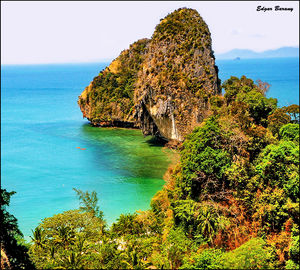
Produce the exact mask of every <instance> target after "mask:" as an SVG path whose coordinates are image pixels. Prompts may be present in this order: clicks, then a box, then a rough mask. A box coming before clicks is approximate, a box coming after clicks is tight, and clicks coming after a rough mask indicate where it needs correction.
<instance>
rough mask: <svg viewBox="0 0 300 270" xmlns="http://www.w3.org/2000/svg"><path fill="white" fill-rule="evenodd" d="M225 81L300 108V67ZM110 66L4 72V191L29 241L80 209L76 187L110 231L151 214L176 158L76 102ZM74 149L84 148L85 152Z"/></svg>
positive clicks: (260, 66) (234, 71)
mask: <svg viewBox="0 0 300 270" xmlns="http://www.w3.org/2000/svg"><path fill="white" fill-rule="evenodd" d="M217 64H218V66H219V69H220V77H221V79H222V81H224V80H225V79H227V78H229V76H230V75H235V76H241V75H243V74H245V75H247V76H249V77H251V78H253V79H255V80H256V79H261V80H263V81H267V82H269V83H270V84H272V87H271V89H270V91H269V93H268V96H273V97H276V98H278V100H279V104H280V105H281V106H283V105H289V104H292V103H297V104H299V101H298V99H299V75H298V74H299V60H298V59H295V58H294V59H293V58H291V59H280V60H279V59H266V60H264V59H257V60H240V61H229V60H223V61H217ZM106 65H107V63H96V64H94V63H93V64H72V65H71V64H68V65H67V64H66V65H31V66H2V67H1V181H2V183H1V185H2V187H3V188H6V189H7V190H9V191H11V190H15V191H16V192H17V194H15V195H14V196H13V197H12V200H11V206H10V208H9V211H10V212H11V213H12V214H14V215H15V216H16V217H17V218H18V220H19V226H20V228H21V230H22V232H23V233H24V235H25V237H26V239H28V236H29V235H30V234H31V229H34V228H35V227H36V226H37V225H38V223H39V222H40V221H41V219H42V218H44V217H49V216H52V215H53V214H56V213H60V212H62V211H65V210H69V209H74V208H77V207H78V200H77V198H76V196H75V192H74V191H73V190H72V188H73V187H75V188H78V189H82V190H89V191H92V190H95V191H96V192H97V193H98V197H99V205H100V208H101V209H102V210H103V211H104V214H105V218H106V220H107V221H108V223H109V224H111V223H112V222H113V221H115V220H116V218H117V217H118V216H119V215H120V214H121V213H127V212H134V211H135V210H138V209H141V210H146V209H147V208H149V203H150V200H151V198H152V196H153V195H154V194H155V193H156V191H158V190H159V189H160V188H161V187H162V186H163V184H164V181H163V180H162V177H163V174H164V172H165V171H166V169H167V167H168V165H169V163H170V159H171V157H170V156H171V154H170V151H166V150H164V149H162V148H161V147H160V146H157V145H154V144H153V142H152V140H151V138H148V137H147V138H144V137H143V136H142V134H141V132H140V131H139V130H126V129H113V128H102V129H100V128H93V127H90V126H89V125H88V122H87V120H85V119H82V114H81V112H80V110H79V108H78V106H77V97H78V95H80V93H81V92H82V90H83V89H84V87H85V86H87V85H88V84H89V82H90V81H91V80H92V79H93V77H94V76H96V75H97V74H98V72H99V71H100V70H101V69H103V68H104V67H105V66H106ZM77 147H81V148H86V150H80V149H78V148H77Z"/></svg>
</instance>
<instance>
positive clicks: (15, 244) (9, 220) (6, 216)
mask: <svg viewBox="0 0 300 270" xmlns="http://www.w3.org/2000/svg"><path fill="white" fill-rule="evenodd" d="M13 194H15V192H14V191H12V192H8V191H7V190H6V189H2V188H1V189H0V205H1V208H0V224H1V226H0V243H1V269H6V268H9V269H34V268H35V267H34V265H33V264H32V262H31V261H30V259H29V256H28V254H27V252H28V248H27V246H26V244H25V243H24V241H22V237H23V235H22V233H21V231H20V230H19V227H18V222H17V219H16V218H15V217H14V216H13V215H11V214H10V213H9V212H8V211H7V210H6V207H8V206H9V203H10V197H11V196H12V195H13Z"/></svg>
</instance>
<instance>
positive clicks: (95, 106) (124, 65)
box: [79, 39, 148, 123]
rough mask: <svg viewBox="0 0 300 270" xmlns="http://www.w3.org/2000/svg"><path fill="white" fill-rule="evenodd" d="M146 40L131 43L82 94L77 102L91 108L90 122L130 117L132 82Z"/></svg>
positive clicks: (132, 92)
mask: <svg viewBox="0 0 300 270" xmlns="http://www.w3.org/2000/svg"><path fill="white" fill-rule="evenodd" d="M147 43H148V40H147V39H141V40H139V41H137V42H135V43H133V44H132V45H130V48H129V49H127V50H124V51H123V52H122V53H121V54H120V56H119V57H118V58H116V59H115V60H114V61H113V62H112V63H111V65H110V66H109V67H107V68H106V69H105V70H103V71H101V72H100V74H99V75H98V76H97V77H95V78H94V80H93V82H92V84H91V89H90V90H88V89H86V90H85V91H84V95H81V97H80V98H79V104H80V105H81V106H85V105H86V104H88V106H89V107H90V108H91V113H90V120H91V121H92V122H94V123H97V122H102V121H106V122H109V121H120V120H123V121H126V120H132V117H133V115H132V112H133V107H134V102H133V96H134V83H135V82H136V80H137V73H138V71H139V70H140V68H141V62H142V59H143V58H142V57H143V54H144V51H145V49H146V45H147Z"/></svg>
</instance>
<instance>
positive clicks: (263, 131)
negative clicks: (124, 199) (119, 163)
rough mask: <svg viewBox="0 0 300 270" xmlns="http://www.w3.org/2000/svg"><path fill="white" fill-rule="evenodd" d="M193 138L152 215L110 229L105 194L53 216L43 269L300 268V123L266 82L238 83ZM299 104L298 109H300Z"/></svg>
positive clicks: (34, 253)
mask: <svg viewBox="0 0 300 270" xmlns="http://www.w3.org/2000/svg"><path fill="white" fill-rule="evenodd" d="M223 87H224V90H225V95H224V96H215V97H212V98H211V100H210V103H211V111H210V116H209V117H207V119H205V120H204V121H203V123H202V124H201V125H200V126H198V127H197V128H195V130H194V131H193V132H192V133H191V134H189V135H188V136H187V138H186V140H185V142H184V143H183V144H182V146H181V149H180V156H181V159H180V162H179V163H178V164H177V165H176V166H175V167H172V168H170V169H169V171H168V172H169V174H166V181H167V182H166V185H165V187H164V188H163V189H162V190H161V191H159V192H158V193H157V194H156V196H155V197H154V198H153V200H152V202H151V209H149V210H148V211H144V212H139V213H135V214H123V215H121V216H120V217H119V219H118V220H117V222H115V223H114V224H113V225H112V227H111V228H110V229H109V230H107V229H106V227H105V222H104V220H103V215H102V212H101V211H100V210H99V208H98V206H97V196H96V194H95V193H94V192H93V193H91V194H90V193H88V192H82V191H79V190H76V189H75V191H76V192H77V195H78V196H79V199H80V200H81V207H80V209H81V210H71V211H67V212H64V213H62V214H59V215H55V216H53V217H51V218H46V219H45V220H43V222H42V223H41V224H40V225H39V226H38V227H37V228H36V230H35V231H34V232H33V237H32V240H33V244H32V246H31V248H30V255H31V257H32V260H33V261H34V262H35V264H36V266H37V267H41V268H55V267H61V268H73V269H76V268H81V267H83V268H122V269H145V268H158V269H162V268H168V269H178V268H180V269H230V268H234V269H253V268H255V269H256V268H263V269H273V268H286V269H297V268H298V267H299V226H298V224H299V123H298V122H297V121H298V120H297V115H294V116H293V115H290V114H289V112H288V110H287V109H286V108H283V109H280V108H277V105H276V103H277V102H276V100H275V99H272V98H266V97H265V92H266V89H267V87H266V84H263V83H262V82H260V81H259V83H258V84H255V83H254V82H253V81H252V80H251V79H248V78H246V77H244V76H243V77H242V78H240V79H239V78H236V77H231V78H230V79H229V80H228V81H226V82H225V83H224V84H223ZM295 108H296V106H292V109H290V111H295V110H296V109H297V108H296V109H295Z"/></svg>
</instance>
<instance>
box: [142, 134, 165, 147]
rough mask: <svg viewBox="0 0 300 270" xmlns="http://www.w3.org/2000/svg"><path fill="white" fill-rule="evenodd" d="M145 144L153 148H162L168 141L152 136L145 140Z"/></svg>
mask: <svg viewBox="0 0 300 270" xmlns="http://www.w3.org/2000/svg"><path fill="white" fill-rule="evenodd" d="M145 143H147V144H148V145H149V146H153V147H164V146H165V145H166V144H167V143H168V141H167V140H165V139H163V138H160V137H154V136H153V137H150V138H149V139H147V140H146V141H145Z"/></svg>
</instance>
